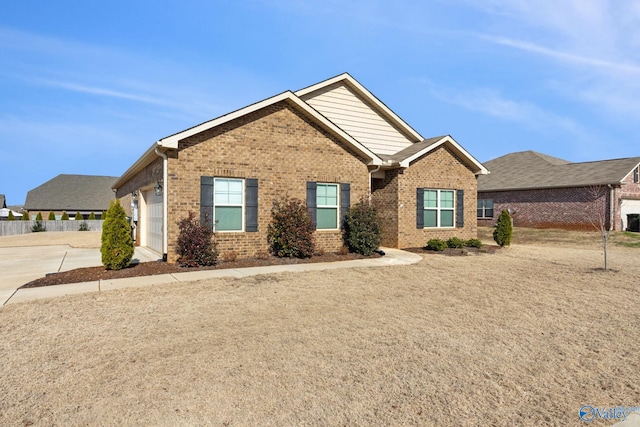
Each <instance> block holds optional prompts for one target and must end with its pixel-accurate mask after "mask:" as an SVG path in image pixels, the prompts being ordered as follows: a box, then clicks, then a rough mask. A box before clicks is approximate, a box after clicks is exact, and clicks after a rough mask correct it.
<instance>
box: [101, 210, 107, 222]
mask: <svg viewBox="0 0 640 427" xmlns="http://www.w3.org/2000/svg"><path fill="white" fill-rule="evenodd" d="M100 219H102V220H105V219H107V211H102V215H101V216H100Z"/></svg>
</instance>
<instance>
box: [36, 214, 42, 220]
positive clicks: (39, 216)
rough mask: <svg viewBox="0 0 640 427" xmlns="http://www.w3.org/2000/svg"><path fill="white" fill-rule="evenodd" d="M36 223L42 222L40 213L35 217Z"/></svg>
mask: <svg viewBox="0 0 640 427" xmlns="http://www.w3.org/2000/svg"><path fill="white" fill-rule="evenodd" d="M36 221H42V212H38V215H36Z"/></svg>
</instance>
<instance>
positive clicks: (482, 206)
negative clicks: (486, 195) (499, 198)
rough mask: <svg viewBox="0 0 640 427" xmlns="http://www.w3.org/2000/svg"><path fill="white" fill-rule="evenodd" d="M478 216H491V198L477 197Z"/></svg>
mask: <svg viewBox="0 0 640 427" xmlns="http://www.w3.org/2000/svg"><path fill="white" fill-rule="evenodd" d="M478 218H493V200H492V199H478Z"/></svg>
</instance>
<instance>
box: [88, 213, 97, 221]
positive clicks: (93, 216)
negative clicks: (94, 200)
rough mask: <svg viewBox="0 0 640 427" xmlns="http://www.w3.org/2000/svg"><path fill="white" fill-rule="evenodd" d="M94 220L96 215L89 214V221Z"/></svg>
mask: <svg viewBox="0 0 640 427" xmlns="http://www.w3.org/2000/svg"><path fill="white" fill-rule="evenodd" d="M94 219H96V214H94V213H93V212H91V213H90V214H89V221H93V220H94Z"/></svg>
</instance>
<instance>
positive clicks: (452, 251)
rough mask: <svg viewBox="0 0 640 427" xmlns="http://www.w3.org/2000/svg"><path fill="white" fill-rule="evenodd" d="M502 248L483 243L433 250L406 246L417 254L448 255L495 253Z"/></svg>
mask: <svg viewBox="0 0 640 427" xmlns="http://www.w3.org/2000/svg"><path fill="white" fill-rule="evenodd" d="M500 249H501V248H500V246H498V245H482V247H480V248H460V249H458V248H447V249H445V250H444V251H432V250H430V249H425V248H406V249H404V250H405V251H407V252H413V253H416V254H429V255H446V256H466V255H479V254H494V253H496V251H499V250H500Z"/></svg>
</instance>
